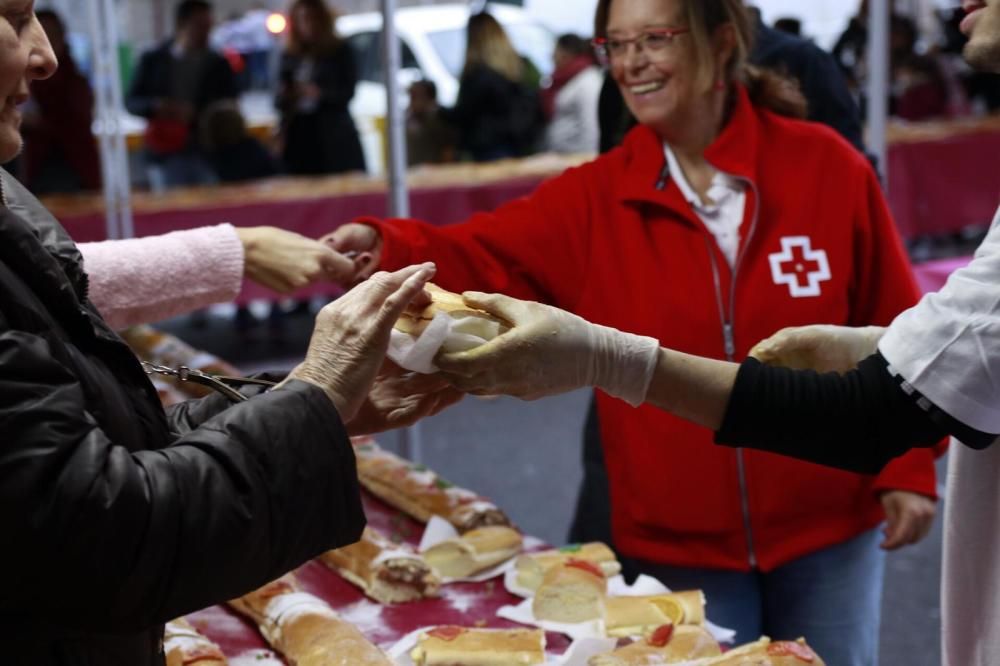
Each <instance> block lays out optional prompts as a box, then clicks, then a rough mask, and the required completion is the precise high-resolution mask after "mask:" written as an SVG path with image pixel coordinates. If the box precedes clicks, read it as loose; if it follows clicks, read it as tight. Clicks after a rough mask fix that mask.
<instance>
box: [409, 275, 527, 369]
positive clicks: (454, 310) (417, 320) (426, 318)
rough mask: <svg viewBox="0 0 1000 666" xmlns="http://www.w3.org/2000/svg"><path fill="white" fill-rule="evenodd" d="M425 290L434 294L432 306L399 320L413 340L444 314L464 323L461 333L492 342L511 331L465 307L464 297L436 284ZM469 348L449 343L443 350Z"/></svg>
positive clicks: (506, 324) (489, 316)
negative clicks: (437, 317)
mask: <svg viewBox="0 0 1000 666" xmlns="http://www.w3.org/2000/svg"><path fill="white" fill-rule="evenodd" d="M424 290H425V291H426V292H427V293H428V294H430V297H431V302H430V305H428V306H427V307H425V308H424V309H423V310H420V311H417V312H414V311H410V310H408V311H406V312H404V313H403V314H402V315H401V316H400V317H399V319H398V320H397V321H396V324H395V326H394V327H395V329H396V330H397V331H400V332H402V333H406V334H407V335H412V336H413V337H419V336H420V335H421V334H422V333H423V332H424V331H425V330H426V329H427V327H428V326H429V325H430V323H431V322H432V321H434V317H436V316H437V315H439V314H444V315H447V316H449V317H452V318H453V319H456V320H460V324H458V328H457V332H459V333H464V334H467V335H472V336H475V337H477V338H481V339H482V340H483V341H484V342H489V341H490V340H492V339H493V338H495V337H497V336H498V335H501V334H502V333H505V332H507V331H508V330H510V322H507V321H504V320H503V319H500V318H498V317H495V316H493V315H492V314H490V313H488V312H486V311H484V310H480V309H478V308H473V307H470V306H468V305H466V304H465V301H464V300H463V299H462V295H461V294H455V293H452V292H450V291H446V290H444V289H442V288H440V287H438V286H437V285H435V284H431V283H428V284H427V285H425V286H424ZM468 348H469V347H468V346H464V345H463V346H452V345H451V344H450V343H449V340H447V339H446V340H445V341H444V344H443V345H442V346H441V351H443V352H445V353H448V352H453V351H464V350H465V349H468Z"/></svg>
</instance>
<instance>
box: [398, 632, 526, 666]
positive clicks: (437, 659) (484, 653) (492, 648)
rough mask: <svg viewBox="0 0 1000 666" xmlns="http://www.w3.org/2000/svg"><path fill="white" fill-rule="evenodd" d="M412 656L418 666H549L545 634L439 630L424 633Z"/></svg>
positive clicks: (411, 653)
mask: <svg viewBox="0 0 1000 666" xmlns="http://www.w3.org/2000/svg"><path fill="white" fill-rule="evenodd" d="M439 631H440V633H441V635H442V636H443V637H438V636H437V635H435V634H437V633H438V632H439ZM410 656H411V657H412V658H413V662H414V664H415V666H532V665H534V664H542V663H545V632H543V631H542V630H541V629H469V628H465V627H437V628H436V629H434V630H431V631H430V632H423V633H421V635H420V638H419V639H418V640H417V646H416V647H415V648H414V649H413V650H412V651H411V652H410Z"/></svg>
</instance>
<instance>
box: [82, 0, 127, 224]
mask: <svg viewBox="0 0 1000 666" xmlns="http://www.w3.org/2000/svg"><path fill="white" fill-rule="evenodd" d="M115 10H116V6H115V0H87V7H86V11H87V18H88V24H89V27H90V40H91V44H92V45H93V54H94V97H95V101H96V107H97V108H96V110H95V115H96V117H95V121H96V122H95V126H96V128H97V137H98V142H99V144H100V149H101V174H102V177H103V180H104V205H105V225H106V233H107V238H109V239H119V238H131V237H133V236H134V235H135V228H134V226H133V223H132V193H131V179H130V178H129V166H128V147H127V145H126V143H125V130H124V128H123V126H122V116H123V114H124V107H125V104H124V97H123V93H122V78H121V66H120V64H119V62H118V42H119V39H118V21H117V18H116V16H115Z"/></svg>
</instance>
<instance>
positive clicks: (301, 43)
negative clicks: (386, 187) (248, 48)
mask: <svg viewBox="0 0 1000 666" xmlns="http://www.w3.org/2000/svg"><path fill="white" fill-rule="evenodd" d="M288 16H289V29H288V42H287V45H286V48H285V52H284V53H283V54H282V56H281V66H280V70H279V80H278V94H277V97H276V99H275V106H276V107H277V108H278V110H279V111H280V112H281V134H282V142H283V144H284V149H283V153H282V160H283V162H284V167H285V170H287V171H288V173H292V174H301V175H314V174H330V173H343V172H346V171H364V170H365V157H364V153H363V152H362V150H361V139H360V138H359V137H358V130H357V128H356V127H355V125H354V120H353V119H352V118H351V114H350V112H349V111H348V107H347V105H348V103H349V102H350V101H351V98H352V97H354V88H355V86H356V85H357V80H358V75H357V70H356V65H355V60H354V52H353V51H352V50H351V48H350V46H348V45H347V43H346V42H344V41H343V40H342V39H341V38H340V36H339V35H337V32H336V30H335V28H334V17H333V13H332V12H331V11H330V9H329V8H328V7H327V5H326V3H325V2H324V0H295V1H294V2H293V3H292V5H291V7H290V8H289V10H288Z"/></svg>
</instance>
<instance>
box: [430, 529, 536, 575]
mask: <svg viewBox="0 0 1000 666" xmlns="http://www.w3.org/2000/svg"><path fill="white" fill-rule="evenodd" d="M458 536H459V534H458V530H456V529H455V526H454V525H452V524H451V523H449V522H448V521H447V520H445V519H444V518H442V517H441V516H431V519H430V520H429V521H427V527H426V528H424V534H423V536H421V537H420V546H419V547H418V548H417V549H418V550H419V551H420V552H421V553H422V552H424V551H426V550H427V549H429V548H431V547H433V546H436V545H437V544H439V543H441V542H442V541H447V540H448V539H454V538H456V537H458ZM516 557H517V556H516V555H515V556H513V557H511V558H510V559H508V560H506V561H504V562H501V563H500V564H497V565H495V566H493V567H491V568H489V569H486V570H484V571H480V572H479V573H477V574H475V575H473V576H469V577H467V578H446V577H444V576H442V577H441V582H442V583H482V582H483V581H487V580H490V579H491V578H496V577H497V576H502V575H505V574H506V572H507V571H508V570H509V569H511V568H513V566H514V560H515V558H516Z"/></svg>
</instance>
